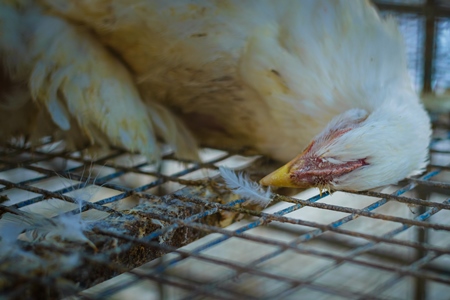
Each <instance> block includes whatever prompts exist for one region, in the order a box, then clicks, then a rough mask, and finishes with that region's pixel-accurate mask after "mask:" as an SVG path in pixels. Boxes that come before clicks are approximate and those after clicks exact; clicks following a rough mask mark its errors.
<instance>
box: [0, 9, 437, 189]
mask: <svg viewBox="0 0 450 300" xmlns="http://www.w3.org/2000/svg"><path fill="white" fill-rule="evenodd" d="M0 20H1V22H0V53H1V56H2V58H3V59H2V65H3V69H4V75H3V76H2V77H1V78H0V82H1V84H2V87H4V89H3V90H2V91H0V103H1V105H0V117H1V118H0V120H1V122H2V126H3V128H4V130H3V131H2V132H1V133H0V135H1V137H2V138H3V140H5V139H8V138H10V137H11V136H17V135H19V134H23V135H26V136H27V137H28V138H29V139H30V140H35V139H37V138H39V137H40V136H43V135H48V134H53V135H55V136H56V137H57V138H63V139H65V140H66V141H67V142H68V145H69V146H72V147H84V146H86V144H90V145H95V146H105V145H109V144H115V145H119V146H124V147H126V148H128V149H130V150H139V151H140V152H141V153H143V154H145V155H146V156H147V157H149V158H158V147H157V144H156V138H157V137H159V138H162V139H163V140H164V141H166V142H168V143H169V144H171V145H172V146H173V147H174V148H175V150H176V152H177V154H178V155H179V156H184V157H191V158H192V157H195V155H196V145H197V144H200V145H202V146H210V147H218V148H226V149H238V150H239V149H242V148H246V149H248V148H250V149H253V150H255V151H256V152H258V153H261V154H265V155H268V156H271V157H273V158H275V159H278V160H281V161H288V160H290V159H292V158H293V157H294V156H295V155H297V154H298V153H300V152H301V151H302V149H304V148H305V147H307V146H308V144H309V145H310V146H308V147H307V148H306V151H305V152H304V153H303V155H302V156H299V157H297V159H295V160H294V161H292V162H291V163H289V164H288V165H287V166H285V167H284V168H282V169H281V170H280V171H279V172H277V173H275V174H273V175H271V176H269V177H266V178H265V179H264V180H263V181H262V183H263V184H267V185H278V186H319V187H327V188H331V189H351V190H364V189H370V188H374V187H377V186H381V185H385V184H390V183H394V182H396V181H398V180H401V179H403V178H404V177H406V176H410V175H414V174H417V173H419V172H421V171H422V170H423V169H424V167H425V165H426V162H427V146H428V143H429V139H430V124H429V119H428V116H427V114H426V112H425V110H424V109H423V107H422V105H421V104H420V102H419V98H418V96H417V95H416V94H415V92H414V90H413V88H412V84H411V80H410V78H409V76H408V74H407V69H406V59H405V55H404V49H403V43H402V39H401V36H400V33H399V32H398V30H397V29H396V25H395V23H394V21H393V20H390V19H389V20H382V19H380V18H379V16H378V15H377V13H376V11H375V10H374V9H373V8H372V7H371V6H370V5H369V4H368V2H366V1H325V0H314V1H313V0H309V1H306V0H305V1H273V0H272V1H271V0H266V1H262V0H261V1H250V0H249V1H238V0H217V1H206V0H197V1H189V2H188V1H175V0H172V1H143V0H139V1H138V0H134V1H120V0H90V1H88V0H78V1H66V0H64V1H63V0H40V1H31V0H1V1H0ZM25 116H26V117H25ZM330 122H331V123H330ZM311 141H312V142H311Z"/></svg>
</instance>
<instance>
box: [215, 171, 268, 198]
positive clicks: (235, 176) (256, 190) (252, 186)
mask: <svg viewBox="0 0 450 300" xmlns="http://www.w3.org/2000/svg"><path fill="white" fill-rule="evenodd" d="M219 171H220V175H221V176H222V178H223V179H224V180H225V183H226V185H227V187H228V188H230V189H231V190H233V191H234V192H235V193H236V194H238V195H240V196H241V197H243V198H245V199H248V200H249V201H251V202H256V203H258V204H260V205H262V206H263V207H266V206H267V205H268V204H269V203H270V202H271V201H272V193H271V191H270V188H269V189H267V190H264V189H263V188H262V187H261V186H260V185H259V184H257V183H256V182H254V181H251V180H250V178H249V177H248V176H247V175H244V173H243V172H239V173H235V172H234V171H233V170H230V169H228V168H225V167H222V166H221V167H219Z"/></svg>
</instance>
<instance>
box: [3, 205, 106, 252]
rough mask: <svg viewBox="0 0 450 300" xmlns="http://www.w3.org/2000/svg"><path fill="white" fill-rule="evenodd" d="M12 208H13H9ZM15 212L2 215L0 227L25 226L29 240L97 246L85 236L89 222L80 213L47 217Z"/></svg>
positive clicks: (94, 247) (19, 211)
mask: <svg viewBox="0 0 450 300" xmlns="http://www.w3.org/2000/svg"><path fill="white" fill-rule="evenodd" d="M8 209H9V210H12V209H11V208H8ZM13 210H14V213H5V214H3V215H2V218H1V222H0V228H3V227H4V226H10V225H15V226H17V227H19V228H23V230H24V231H25V239H26V240H27V241H29V242H39V241H51V242H58V241H67V242H76V243H86V244H88V245H89V246H90V247H92V248H93V249H97V247H96V246H95V245H94V244H93V243H92V242H91V241H90V240H89V239H88V238H87V237H86V236H85V234H84V231H86V230H87V229H88V224H87V222H86V221H85V220H83V219H82V218H81V215H80V214H75V215H64V214H63V215H59V216H58V217H56V218H46V217H43V216H41V215H39V214H35V213H31V212H26V211H21V210H18V209H17V210H16V209H13Z"/></svg>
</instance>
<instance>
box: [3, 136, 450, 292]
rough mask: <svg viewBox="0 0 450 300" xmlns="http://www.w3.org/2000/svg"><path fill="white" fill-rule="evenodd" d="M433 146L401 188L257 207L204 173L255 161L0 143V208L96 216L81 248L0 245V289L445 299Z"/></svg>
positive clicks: (437, 153) (439, 166) (449, 144)
mask: <svg viewBox="0 0 450 300" xmlns="http://www.w3.org/2000/svg"><path fill="white" fill-rule="evenodd" d="M432 149H433V150H432V161H431V164H430V166H429V167H428V170H427V172H426V173H425V174H424V175H422V176H421V177H418V178H411V179H408V180H407V181H405V182H403V183H402V184H400V185H399V186H395V187H394V186H392V187H388V188H385V189H384V190H383V191H378V192H376V191H369V192H362V193H343V192H336V193H333V195H331V196H330V195H329V194H328V193H327V192H325V193H323V194H321V195H320V194H318V193H317V190H307V191H303V192H301V193H299V194H297V195H295V196H293V197H291V196H284V195H281V194H275V197H274V200H273V203H274V205H272V206H270V207H268V208H266V209H265V210H263V211H261V209H259V208H258V207H256V206H254V205H249V204H247V202H246V201H245V200H244V199H239V197H237V196H235V195H233V194H232V193H230V192H229V191H227V190H226V189H224V188H223V186H222V185H220V183H219V181H220V179H217V178H214V175H215V174H216V173H217V171H216V169H217V166H218V165H226V166H234V167H236V166H238V167H242V166H246V172H248V173H249V174H251V176H252V178H253V179H258V178H260V177H261V176H262V175H264V174H265V173H267V168H269V169H271V168H274V166H273V165H271V164H269V163H267V161H266V160H264V159H262V158H257V157H252V158H244V157H241V156H236V155H232V154H226V153H223V152H219V151H213V150H209V151H206V152H204V153H203V157H204V162H203V163H190V162H182V163H180V164H178V165H175V166H172V167H169V168H167V165H168V164H169V165H170V162H172V163H173V161H174V158H173V157H172V156H171V155H170V154H169V155H166V156H165V157H164V161H165V162H166V164H162V166H164V165H165V166H166V170H165V171H164V170H161V169H157V168H156V166H153V165H149V164H147V163H145V162H142V161H143V159H142V158H141V157H139V156H136V155H129V154H126V153H125V152H123V151H121V150H114V151H112V152H111V153H109V154H108V155H105V156H102V157H101V158H100V159H96V160H92V159H89V158H85V157H83V156H82V155H80V154H79V153H75V154H74V153H66V152H64V151H61V150H59V149H58V147H55V144H51V143H50V144H46V145H43V146H42V147H40V148H38V149H34V150H33V151H31V150H30V149H29V148H26V147H12V146H11V147H8V148H2V150H1V156H0V163H1V165H2V167H1V170H0V184H1V185H2V187H1V189H0V192H1V197H2V201H3V203H2V205H1V207H0V208H1V211H2V214H3V215H4V214H5V213H12V214H16V213H18V211H17V210H21V211H29V212H33V213H40V214H42V215H45V216H46V218H51V220H55V219H57V218H58V215H70V214H79V213H80V211H81V212H82V215H83V216H85V218H86V219H89V217H86V214H88V213H89V212H101V213H103V215H102V217H101V218H98V217H97V216H96V215H95V214H93V215H94V216H91V218H92V220H93V221H92V224H90V225H89V226H88V227H86V228H85V232H86V236H87V238H88V240H89V243H90V244H89V243H87V244H83V245H81V244H80V243H74V242H67V241H62V240H51V239H46V238H44V239H40V240H38V239H36V240H34V241H32V242H29V241H27V240H26V239H21V240H20V241H19V244H18V245H16V246H17V247H16V248H14V249H13V251H9V252H5V251H2V252H1V253H0V256H1V257H0V269H1V270H0V285H1V287H2V289H1V290H2V292H1V293H2V297H5V298H36V297H38V298H42V297H45V298H61V297H63V296H69V295H72V294H74V293H76V294H77V296H74V297H81V298H89V299H105V298H113V299H114V298H115V299H123V298H126V297H130V298H133V299H138V298H140V299H152V298H154V299H204V298H207V299H289V298H292V299H298V298H299V297H300V298H301V299H321V298H324V299H327V298H329V299H339V298H345V299H411V298H413V297H416V298H417V299H423V298H425V297H428V298H429V299H445V298H448V296H449V295H450V261H449V257H448V254H450V250H449V244H450V239H449V231H450V222H449V221H448V220H449V219H450V218H448V210H449V208H450V203H449V201H450V198H448V194H449V192H448V188H449V187H450V176H449V175H450V173H449V169H450V167H449V165H448V164H449V163H450V139H449V138H448V132H447V131H446V130H442V129H436V130H435V139H434V140H433V144H432ZM176 168H178V169H176ZM88 173H89V174H88ZM164 173H166V175H164ZM94 174H95V175H94ZM202 177H203V178H202ZM174 184H175V185H174ZM170 185H172V186H170ZM180 186H181V187H182V188H181V189H180V190H178V191H176V192H174V193H170V191H172V190H176V189H178V188H179V187H180ZM92 188H94V190H95V191H96V192H95V193H92ZM158 189H159V190H158ZM86 190H87V191H88V192H87V197H81V196H80V195H83V194H82V193H80V191H86ZM280 192H281V191H280ZM77 193H78V194H77ZM158 194H160V195H158ZM80 199H81V200H80ZM55 201H58V202H61V203H65V204H64V205H61V204H57V203H56V202H55ZM67 203H69V204H71V205H72V206H70V205H69V206H67V205H66V204H67ZM73 203H81V204H80V206H77V205H75V204H73ZM44 204H47V206H45V205H44ZM49 204H50V205H49ZM22 235H23V234H22ZM2 239H3V237H2ZM195 240H196V241H195ZM194 241H195V242H194ZM184 245H186V246H184ZM181 246H184V247H181ZM164 253H167V254H165V255H163V254H164ZM30 255H32V257H30ZM149 261H150V262H149ZM147 262H149V263H147ZM121 273H123V274H122V275H119V274H121ZM117 275H119V276H117ZM111 277H113V278H112V279H109V278H111ZM107 279H109V280H107ZM105 280H106V281H105ZM102 281H104V282H103V283H100V282H102ZM99 283H100V284H99ZM89 287H91V288H89Z"/></svg>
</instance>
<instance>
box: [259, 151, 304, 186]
mask: <svg viewBox="0 0 450 300" xmlns="http://www.w3.org/2000/svg"><path fill="white" fill-rule="evenodd" d="M302 157H303V153H302V154H301V155H299V156H297V157H296V158H294V159H293V160H291V161H290V162H288V163H287V164H285V165H284V166H282V167H281V168H279V169H277V170H275V171H273V172H272V173H270V174H269V175H267V176H266V177H264V178H263V179H261V180H260V181H259V183H260V184H261V185H264V186H274V187H291V188H305V187H308V186H307V185H299V184H298V183H297V184H296V183H294V182H293V181H292V177H291V175H292V171H293V170H291V169H292V165H293V164H294V163H295V165H297V166H298V165H301V163H302V161H303V159H302Z"/></svg>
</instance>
